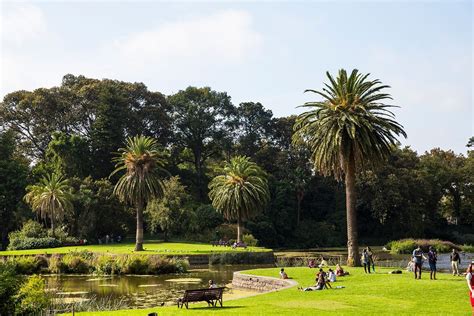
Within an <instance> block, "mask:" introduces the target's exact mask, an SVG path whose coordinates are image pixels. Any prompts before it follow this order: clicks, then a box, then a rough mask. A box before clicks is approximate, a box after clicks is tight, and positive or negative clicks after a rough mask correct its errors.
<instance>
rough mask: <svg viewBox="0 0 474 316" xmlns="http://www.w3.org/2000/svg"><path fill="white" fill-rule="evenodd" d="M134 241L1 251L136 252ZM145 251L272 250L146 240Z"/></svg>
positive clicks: (22, 252)
mask: <svg viewBox="0 0 474 316" xmlns="http://www.w3.org/2000/svg"><path fill="white" fill-rule="evenodd" d="M134 247H135V244H134V243H129V242H127V243H120V244H107V245H104V244H103V245H87V246H71V247H59V248H48V249H29V250H12V251H0V256H2V255H3V256H9V255H34V254H63V253H68V252H70V251H82V250H88V251H92V252H97V253H107V252H108V253H114V254H130V253H134V251H133V249H134ZM144 247H145V251H143V252H140V253H143V254H164V255H192V254H210V253H213V252H225V251H232V252H235V251H270V249H266V248H262V247H248V248H247V249H243V248H240V247H239V248H237V249H232V248H231V247H222V246H218V247H214V246H212V245H211V244H204V243H193V242H158V241H145V243H144Z"/></svg>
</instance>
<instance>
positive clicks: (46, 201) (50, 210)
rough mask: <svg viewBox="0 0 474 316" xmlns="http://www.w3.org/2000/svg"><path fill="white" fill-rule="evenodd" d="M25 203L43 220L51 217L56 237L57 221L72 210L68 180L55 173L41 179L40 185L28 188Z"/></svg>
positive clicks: (52, 230) (52, 229)
mask: <svg viewBox="0 0 474 316" xmlns="http://www.w3.org/2000/svg"><path fill="white" fill-rule="evenodd" d="M26 191H27V193H26V195H25V197H24V199H25V201H26V202H27V203H28V204H29V205H30V206H31V208H32V209H33V211H35V212H38V213H39V215H40V216H41V218H43V219H45V218H46V217H49V218H50V220H51V232H52V236H53V237H54V229H55V221H56V220H58V219H60V218H62V217H63V216H64V213H65V212H66V211H70V210H72V202H71V201H72V194H71V193H70V187H69V186H68V184H67V180H66V179H64V178H63V177H62V176H61V175H60V174H58V173H53V174H51V175H47V176H46V177H43V178H41V179H40V181H39V183H38V184H35V185H30V186H28V187H27V188H26Z"/></svg>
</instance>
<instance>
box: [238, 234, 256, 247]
mask: <svg viewBox="0 0 474 316" xmlns="http://www.w3.org/2000/svg"><path fill="white" fill-rule="evenodd" d="M242 241H243V242H244V243H245V244H247V246H250V247H255V246H257V244H258V240H257V238H255V237H253V235H252V234H244V235H243V236H242Z"/></svg>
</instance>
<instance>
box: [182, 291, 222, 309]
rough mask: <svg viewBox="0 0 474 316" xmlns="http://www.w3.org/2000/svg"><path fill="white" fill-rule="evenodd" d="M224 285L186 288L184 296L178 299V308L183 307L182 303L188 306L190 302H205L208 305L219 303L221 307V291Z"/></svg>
mask: <svg viewBox="0 0 474 316" xmlns="http://www.w3.org/2000/svg"><path fill="white" fill-rule="evenodd" d="M223 291H224V287H216V288H213V289H197V290H186V291H185V292H184V296H183V297H182V298H180V299H178V308H183V305H184V306H186V309H187V308H188V303H190V302H207V304H208V306H213V307H215V306H217V303H219V304H220V305H221V307H222V292H223Z"/></svg>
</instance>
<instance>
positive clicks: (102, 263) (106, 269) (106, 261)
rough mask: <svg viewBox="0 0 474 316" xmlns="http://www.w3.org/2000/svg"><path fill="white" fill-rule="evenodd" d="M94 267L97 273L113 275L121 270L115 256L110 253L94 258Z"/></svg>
mask: <svg viewBox="0 0 474 316" xmlns="http://www.w3.org/2000/svg"><path fill="white" fill-rule="evenodd" d="M94 268H95V271H96V272H97V273H98V274H107V275H113V274H120V272H121V269H120V264H119V263H118V262H117V258H116V257H115V256H110V255H99V256H98V257H97V258H96V259H95V264H94Z"/></svg>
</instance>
